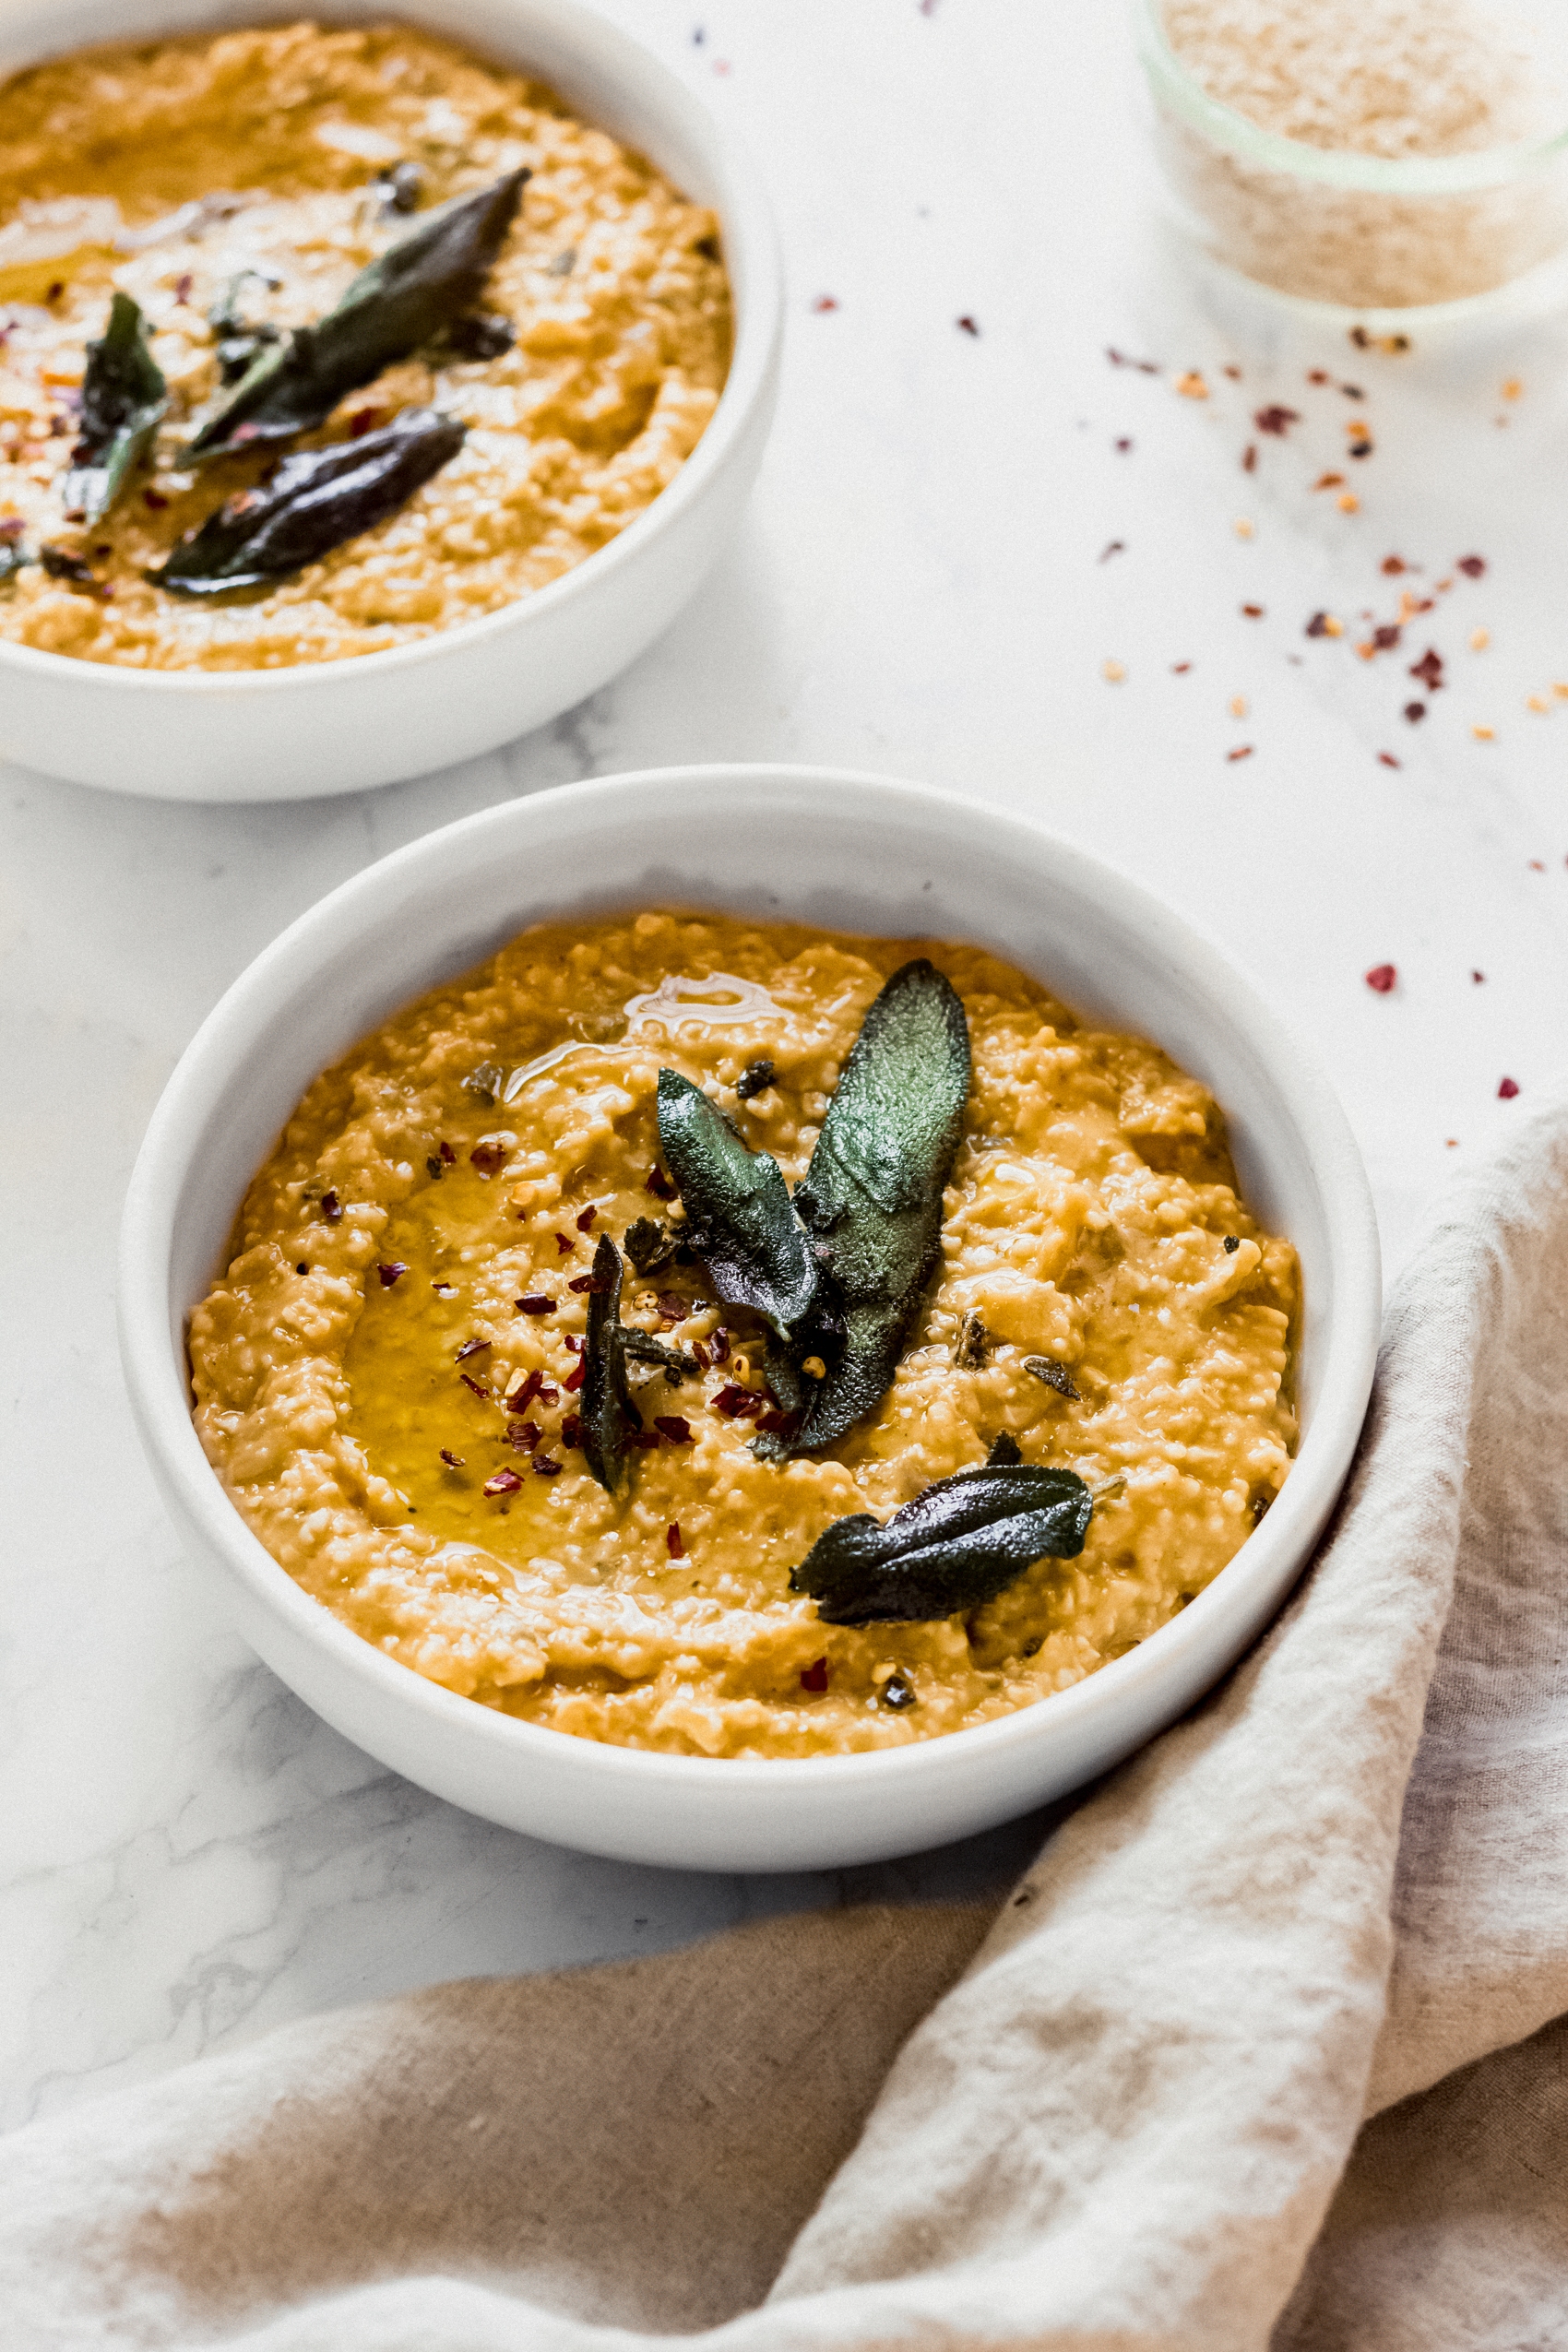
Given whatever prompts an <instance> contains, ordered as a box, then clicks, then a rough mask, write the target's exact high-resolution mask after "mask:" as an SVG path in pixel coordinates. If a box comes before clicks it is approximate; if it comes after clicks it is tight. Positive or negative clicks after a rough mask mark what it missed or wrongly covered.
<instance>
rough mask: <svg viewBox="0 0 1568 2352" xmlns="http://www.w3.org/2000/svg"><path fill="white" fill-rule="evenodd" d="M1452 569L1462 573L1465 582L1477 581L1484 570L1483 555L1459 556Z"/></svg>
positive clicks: (1484, 560) (1484, 561)
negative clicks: (1465, 579)
mask: <svg viewBox="0 0 1568 2352" xmlns="http://www.w3.org/2000/svg"><path fill="white" fill-rule="evenodd" d="M1454 569H1455V571H1456V572H1463V573H1464V575H1465V577H1466V578H1467V580H1479V578H1480V577H1481V576H1482V574H1483V573H1484V572H1485V570H1486V557H1485V556H1484V555H1461V556H1460V558H1459V560H1458V562H1457V563H1456V564H1455V566H1454Z"/></svg>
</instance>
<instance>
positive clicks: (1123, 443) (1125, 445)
mask: <svg viewBox="0 0 1568 2352" xmlns="http://www.w3.org/2000/svg"><path fill="white" fill-rule="evenodd" d="M1132 446H1133V444H1132V441H1131V439H1130V438H1129V437H1128V436H1127V435H1126V434H1123V437H1122V439H1121V440H1120V441H1113V442H1112V443H1111V447H1112V448H1113V449H1114V450H1116V451H1117V452H1118V453H1119V455H1120V456H1122V457H1126V456H1127V454H1128V452H1129V451H1130V450H1131V448H1132Z"/></svg>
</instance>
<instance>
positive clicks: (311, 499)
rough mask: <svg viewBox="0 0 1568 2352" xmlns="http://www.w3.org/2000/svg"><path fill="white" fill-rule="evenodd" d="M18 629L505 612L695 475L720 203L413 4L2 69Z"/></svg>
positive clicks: (283, 654)
mask: <svg viewBox="0 0 1568 2352" xmlns="http://www.w3.org/2000/svg"><path fill="white" fill-rule="evenodd" d="M0 328H3V329H4V334H3V336H0V641H9V642H10V643H12V644H15V645H20V646H29V647H35V648H37V649H38V650H40V651H42V652H47V653H55V654H64V655H67V656H73V657H76V658H78V659H84V660H89V661H101V662H113V663H119V664H123V665H128V666H132V667H136V668H141V669H152V670H208V671H212V670H251V669H276V668H280V667H285V666H288V665H291V664H294V663H300V662H316V661H334V660H339V659H342V658H343V657H345V656H347V655H352V654H362V653H372V652H376V651H379V650H382V649H385V648H386V647H392V646H397V645H402V644H406V643H409V642H410V640H412V639H415V638H419V637H423V636H430V635H431V634H432V633H433V632H434V631H437V630H442V629H447V628H452V627H454V626H457V624H461V623H463V622H465V621H469V620H473V619H476V618H478V617H479V616H481V614H484V613H487V612H494V611H496V610H497V609H498V608H499V607H501V606H503V605H505V604H508V603H511V602H513V601H514V600H516V599H517V598H519V597H523V596H527V595H528V594H529V592H530V591H531V590H533V589H535V588H541V587H543V586H544V585H545V584H546V583H547V582H549V581H551V580H553V579H555V578H557V577H558V576H560V575H561V574H562V573H564V572H565V571H567V570H569V569H570V568H571V567H572V566H573V565H574V564H580V563H581V562H583V561H584V559H585V558H586V557H588V556H589V555H591V554H592V553H593V552H594V551H595V549H597V548H600V547H602V546H603V545H604V544H605V543H606V542H607V541H608V540H612V538H613V537H614V536H615V535H616V533H617V532H619V531H621V530H623V529H624V528H625V527H626V525H627V524H628V523H630V522H633V521H634V520H635V519H636V517H637V516H638V515H640V514H641V513H643V512H644V510H645V509H646V508H647V506H648V505H651V503H652V502H653V500H654V499H656V498H657V497H658V496H659V493H660V492H661V491H662V490H664V489H665V488H666V487H667V486H668V485H669V483H670V482H671V481H673V479H674V478H675V476H676V474H677V473H678V472H679V470H680V469H681V467H682V465H683V463H684V462H685V460H686V458H687V457H689V456H690V454H691V452H692V450H693V449H694V448H695V445H696V444H697V442H698V440H699V439H700V438H701V435H702V434H703V431H704V429H705V427H706V426H707V422H708V421H709V419H710V418H711V417H712V415H713V412H714V410H715V408H716V407H717V405H718V401H719V394H720V392H721V391H722V389H723V386H724V379H725V374H726V371H727V368H728V365H729V358H730V346H731V304H730V292H729V282H728V279H727V277H726V274H725V269H724V263H723V258H722V254H721V251H720V245H719V224H718V221H717V220H716V217H715V216H714V214H713V213H712V212H711V211H708V210H707V209H706V208H704V207H702V206H700V205H695V204H691V203H688V202H687V201H686V199H685V198H684V197H683V196H682V195H681V194H680V193H679V192H678V191H677V190H676V189H675V188H673V187H672V186H671V184H670V183H669V182H668V181H667V180H666V179H664V178H663V177H662V175H661V174H660V173H659V172H657V171H656V170H655V169H654V168H653V166H652V165H651V164H650V163H648V162H647V161H646V160H644V159H643V158H642V157H641V156H639V155H636V154H635V153H633V152H631V151H630V150H629V149H627V148H624V147H622V146H621V145H620V144H619V143H618V142H617V141H616V140H615V139H613V138H612V137H610V136H609V135H608V134H607V133H606V132H604V131H601V130H597V129H595V128H594V127H593V126H592V125H588V124H584V123H581V122H578V121H577V120H576V119H575V118H574V116H573V115H572V114H571V113H569V112H568V111H567V109H566V108H565V107H564V106H563V105H562V103H561V102H560V101H559V100H558V99H556V98H555V97H553V96H552V93H551V92H550V91H549V90H548V89H544V88H543V87H542V86H541V85H540V84H539V83H537V82H532V81H530V80H529V79H528V78H527V77H525V76H523V75H521V74H517V73H512V72H508V71H505V70H504V69H502V68H500V67H497V66H493V65H486V64H485V63H483V62H482V61H481V60H480V59H478V58H475V57H472V56H469V54H467V53H465V52H463V51H462V50H459V49H457V48H455V47H453V46H452V45H450V44H449V43H447V42H443V41H439V40H436V39H434V38H433V37H432V36H430V35H429V34H426V33H422V32H417V31H414V30H411V29H410V28H409V27H406V26H398V25H391V24H388V25H383V26H372V27H368V28H359V29H352V30H346V29H327V28H323V27H320V26H316V25H314V24H309V23H301V24H293V25H287V26H283V27H279V28H274V29H271V30H254V31H244V32H235V33H224V34H220V35H205V36H201V37H193V38H187V39H182V40H172V41H162V42H152V43H148V44H143V45H138V46H134V47H133V46H118V47H113V48H103V49H95V50H89V51H86V52H83V53H77V54H76V55H73V56H68V57H65V58H63V59H58V60H55V61H53V62H52V63H50V64H46V65H38V66H34V67H33V68H31V69H30V71H28V72H25V73H22V74H18V75H17V76H15V77H13V78H12V79H11V80H10V81H9V82H7V83H6V85H5V86H4V88H3V89H0Z"/></svg>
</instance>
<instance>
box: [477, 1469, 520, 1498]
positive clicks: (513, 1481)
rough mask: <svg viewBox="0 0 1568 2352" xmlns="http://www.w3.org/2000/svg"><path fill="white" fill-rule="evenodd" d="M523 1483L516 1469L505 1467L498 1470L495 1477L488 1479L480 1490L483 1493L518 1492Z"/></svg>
mask: <svg viewBox="0 0 1568 2352" xmlns="http://www.w3.org/2000/svg"><path fill="white" fill-rule="evenodd" d="M522 1483H523V1482H522V1480H521V1479H520V1478H519V1477H518V1476H517V1472H516V1470H513V1469H506V1468H503V1469H499V1470H497V1471H496V1473H495V1475H494V1477H493V1478H489V1479H486V1480H485V1482H484V1484H483V1486H482V1487H481V1489H480V1492H481V1494H517V1492H518V1491H520V1489H521V1487H522Z"/></svg>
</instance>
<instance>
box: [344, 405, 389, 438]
mask: <svg viewBox="0 0 1568 2352" xmlns="http://www.w3.org/2000/svg"><path fill="white" fill-rule="evenodd" d="M386 414H387V411H386V410H385V409H356V410H354V413H353V415H352V416H351V417H350V419H349V438H350V441H362V439H363V438H364V436H365V434H367V433H374V430H375V428H376V426H377V425H378V424H380V423H381V422H383V421H384V420H385V418H386Z"/></svg>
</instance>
